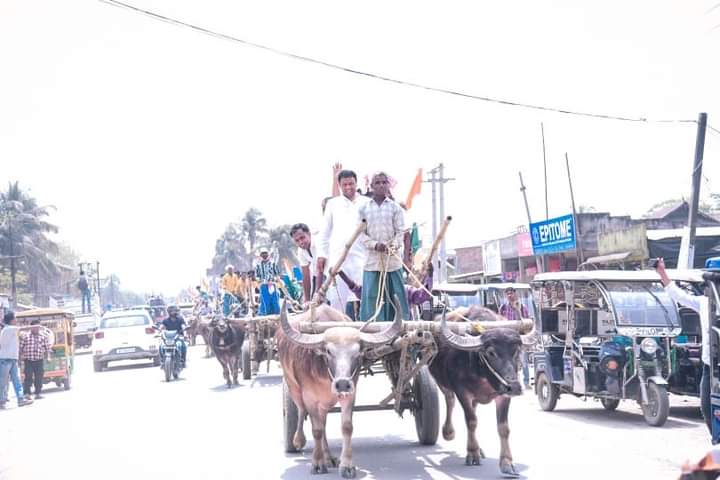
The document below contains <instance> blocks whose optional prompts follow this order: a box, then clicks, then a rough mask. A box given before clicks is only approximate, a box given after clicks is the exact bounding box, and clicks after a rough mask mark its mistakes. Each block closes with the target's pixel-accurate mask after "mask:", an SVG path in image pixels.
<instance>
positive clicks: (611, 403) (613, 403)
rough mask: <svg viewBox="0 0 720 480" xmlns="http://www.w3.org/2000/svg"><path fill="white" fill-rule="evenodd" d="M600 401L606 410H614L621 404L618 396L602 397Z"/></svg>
mask: <svg viewBox="0 0 720 480" xmlns="http://www.w3.org/2000/svg"><path fill="white" fill-rule="evenodd" d="M600 403H602V406H603V408H604V409H605V410H607V411H608V412H613V411H615V410H617V407H618V405H620V400H618V399H616V398H614V399H613V398H601V399H600Z"/></svg>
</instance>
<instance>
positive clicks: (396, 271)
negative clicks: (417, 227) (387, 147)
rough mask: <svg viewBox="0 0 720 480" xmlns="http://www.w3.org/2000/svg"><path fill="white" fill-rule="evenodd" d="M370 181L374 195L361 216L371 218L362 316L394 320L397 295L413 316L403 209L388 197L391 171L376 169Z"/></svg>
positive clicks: (405, 311) (366, 239)
mask: <svg viewBox="0 0 720 480" xmlns="http://www.w3.org/2000/svg"><path fill="white" fill-rule="evenodd" d="M370 185H371V188H372V193H373V196H372V199H371V201H370V202H369V203H367V204H366V205H365V206H364V207H363V208H361V209H360V218H361V219H362V218H364V219H366V220H367V226H366V231H365V233H364V234H362V235H361V236H360V240H361V241H362V243H363V244H364V245H365V247H366V248H367V250H368V257H367V261H366V262H365V268H364V272H363V284H362V285H363V289H362V299H361V301H360V320H362V321H367V320H369V319H370V318H373V317H374V318H375V319H376V320H377V321H392V320H393V318H394V317H395V308H394V306H393V302H392V299H393V297H394V296H397V298H398V299H399V300H400V306H401V308H402V316H403V318H410V311H409V308H408V302H407V296H406V293H405V286H404V282H403V275H402V268H403V266H402V263H403V261H402V244H403V235H404V233H405V216H404V213H403V209H402V207H400V205H399V204H398V203H397V202H395V201H393V200H391V199H390V198H389V197H388V192H389V189H390V182H389V181H388V176H387V174H385V173H383V172H379V173H376V174H375V175H373V177H372V180H371V184H370ZM343 270H344V269H343ZM376 315H377V316H376Z"/></svg>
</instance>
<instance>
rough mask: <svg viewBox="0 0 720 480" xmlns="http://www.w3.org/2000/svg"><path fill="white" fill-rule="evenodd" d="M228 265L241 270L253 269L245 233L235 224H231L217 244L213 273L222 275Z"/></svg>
mask: <svg viewBox="0 0 720 480" xmlns="http://www.w3.org/2000/svg"><path fill="white" fill-rule="evenodd" d="M226 265H233V266H235V267H236V268H239V269H241V270H250V268H252V258H251V257H250V255H248V251H247V247H246V240H245V235H244V232H243V231H242V230H241V229H240V228H239V227H238V225H237V224H234V223H231V224H229V225H228V226H227V227H226V228H225V231H224V232H223V234H222V235H221V236H220V238H219V239H217V241H216V242H215V256H214V257H213V260H212V271H213V273H215V274H218V275H219V274H221V273H222V272H223V270H224V269H225V266H226Z"/></svg>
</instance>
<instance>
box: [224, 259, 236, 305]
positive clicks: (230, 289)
mask: <svg viewBox="0 0 720 480" xmlns="http://www.w3.org/2000/svg"><path fill="white" fill-rule="evenodd" d="M233 270H234V268H233V266H232V265H228V266H227V267H225V275H223V277H222V284H221V286H222V289H223V290H224V292H223V315H225V316H226V317H227V316H228V315H230V307H231V306H232V304H233V303H235V290H237V277H236V276H235V274H234V273H233Z"/></svg>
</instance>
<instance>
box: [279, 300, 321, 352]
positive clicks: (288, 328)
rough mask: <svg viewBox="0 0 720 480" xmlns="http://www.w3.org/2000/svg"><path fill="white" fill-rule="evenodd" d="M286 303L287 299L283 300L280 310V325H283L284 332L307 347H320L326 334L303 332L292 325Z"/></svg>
mask: <svg viewBox="0 0 720 480" xmlns="http://www.w3.org/2000/svg"><path fill="white" fill-rule="evenodd" d="M286 303H287V300H285V301H283V304H282V308H281V310H280V326H282V329H283V332H284V333H285V336H286V337H287V338H288V340H290V341H291V342H292V343H294V344H296V345H300V346H301V347H307V348H313V347H319V346H320V345H322V343H323V341H324V335H323V334H322V333H301V332H298V331H297V330H296V329H295V328H293V326H292V325H290V322H289V321H288V314H287V308H286V307H287V305H286Z"/></svg>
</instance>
